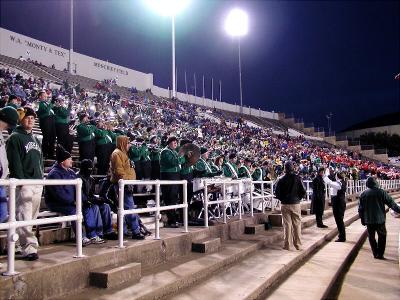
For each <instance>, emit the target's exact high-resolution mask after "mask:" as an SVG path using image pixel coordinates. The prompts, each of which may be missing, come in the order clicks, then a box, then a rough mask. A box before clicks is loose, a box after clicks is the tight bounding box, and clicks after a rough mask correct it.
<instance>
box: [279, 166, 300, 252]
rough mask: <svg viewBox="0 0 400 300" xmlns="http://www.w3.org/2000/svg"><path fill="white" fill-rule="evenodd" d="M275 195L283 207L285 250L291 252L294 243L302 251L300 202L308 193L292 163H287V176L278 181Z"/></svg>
mask: <svg viewBox="0 0 400 300" xmlns="http://www.w3.org/2000/svg"><path fill="white" fill-rule="evenodd" d="M275 195H276V197H277V198H278V199H279V200H280V201H281V205H282V208H281V211H282V222H283V228H284V231H283V237H284V245H283V249H285V250H290V247H291V244H292V242H293V244H294V247H295V248H296V249H297V250H301V207H300V200H301V199H302V198H303V197H304V196H305V195H306V191H305V189H304V187H303V184H302V182H301V179H300V177H299V176H298V175H296V174H295V173H294V168H293V164H292V162H291V161H288V162H286V163H285V175H284V176H282V177H281V178H280V179H279V180H278V183H277V184H276V189H275Z"/></svg>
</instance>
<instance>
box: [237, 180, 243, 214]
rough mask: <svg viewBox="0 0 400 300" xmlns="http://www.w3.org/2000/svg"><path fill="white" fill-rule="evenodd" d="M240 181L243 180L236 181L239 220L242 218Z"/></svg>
mask: <svg viewBox="0 0 400 300" xmlns="http://www.w3.org/2000/svg"><path fill="white" fill-rule="evenodd" d="M241 183H243V181H242V182H240V181H238V182H237V185H238V192H239V194H238V196H239V220H241V219H242V194H241V193H240V184H241Z"/></svg>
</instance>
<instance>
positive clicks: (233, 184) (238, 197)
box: [202, 178, 274, 227]
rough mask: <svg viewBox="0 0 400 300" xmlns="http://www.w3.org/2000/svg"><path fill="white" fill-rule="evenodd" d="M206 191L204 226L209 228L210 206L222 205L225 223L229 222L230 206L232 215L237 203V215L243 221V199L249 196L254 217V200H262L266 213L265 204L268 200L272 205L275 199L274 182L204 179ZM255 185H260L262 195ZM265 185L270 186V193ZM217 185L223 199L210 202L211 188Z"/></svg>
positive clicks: (204, 193)
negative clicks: (233, 206)
mask: <svg viewBox="0 0 400 300" xmlns="http://www.w3.org/2000/svg"><path fill="white" fill-rule="evenodd" d="M202 183H203V186H204V191H203V212H204V226H205V227H208V221H209V209H208V207H209V206H210V205H218V206H219V205H222V218H223V223H226V222H227V209H228V206H227V204H229V208H230V209H231V213H232V210H233V208H232V204H233V203H237V205H238V206H237V209H235V213H234V215H235V214H238V216H239V219H242V210H243V199H242V198H243V197H244V196H248V197H249V202H250V214H251V216H254V211H253V209H254V200H257V199H262V211H264V209H265V207H264V205H265V203H267V200H270V201H271V203H272V199H273V198H274V192H273V181H252V180H250V179H236V180H232V179H213V178H204V179H203V180H202ZM255 184H257V185H260V188H261V191H260V193H258V192H256V191H255ZM265 184H270V185H271V188H270V192H268V190H267V189H266V188H265V187H264V185H265ZM210 185H216V186H218V187H219V188H220V189H221V190H220V194H221V197H219V198H218V199H217V200H213V201H209V199H208V195H209V186H210ZM272 208H273V204H271V209H272Z"/></svg>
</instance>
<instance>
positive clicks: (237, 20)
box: [225, 8, 249, 114]
mask: <svg viewBox="0 0 400 300" xmlns="http://www.w3.org/2000/svg"><path fill="white" fill-rule="evenodd" d="M225 30H226V32H227V33H228V34H229V35H230V36H233V37H237V39H238V50H239V51H238V52H239V89H240V113H241V114H242V113H243V88H242V63H241V55H240V38H241V37H242V36H245V35H246V34H247V32H248V30H249V18H248V16H247V13H246V12H244V11H243V10H241V9H239V8H234V9H232V10H231V11H230V12H229V14H228V16H227V17H226V20H225Z"/></svg>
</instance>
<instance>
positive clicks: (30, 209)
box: [6, 107, 43, 260]
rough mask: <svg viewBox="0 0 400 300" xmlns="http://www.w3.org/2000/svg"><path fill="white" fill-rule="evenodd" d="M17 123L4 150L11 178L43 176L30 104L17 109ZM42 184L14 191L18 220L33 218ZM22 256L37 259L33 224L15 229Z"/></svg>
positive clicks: (40, 150) (36, 241)
mask: <svg viewBox="0 0 400 300" xmlns="http://www.w3.org/2000/svg"><path fill="white" fill-rule="evenodd" d="M18 113H19V122H20V125H19V126H17V128H16V129H15V130H14V131H13V133H12V134H11V136H10V137H9V139H8V141H7V146H6V152H7V159H8V167H9V171H10V178H16V179H43V153H42V147H41V145H40V142H39V140H38V139H37V138H36V137H35V136H34V135H33V134H32V129H33V126H34V124H35V118H36V113H35V111H34V110H33V109H32V108H30V107H24V108H20V109H19V110H18ZM42 191H43V186H41V185H23V186H20V187H18V188H17V191H16V219H17V221H28V220H35V219H36V218H37V216H38V214H39V208H40V202H41V198H42ZM17 233H18V235H19V240H20V245H21V248H22V256H23V258H24V259H26V260H37V259H38V258H39V256H38V254H37V249H38V247H39V243H38V240H37V238H36V236H35V234H34V233H33V232H32V226H25V227H19V228H17Z"/></svg>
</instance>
